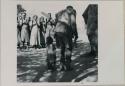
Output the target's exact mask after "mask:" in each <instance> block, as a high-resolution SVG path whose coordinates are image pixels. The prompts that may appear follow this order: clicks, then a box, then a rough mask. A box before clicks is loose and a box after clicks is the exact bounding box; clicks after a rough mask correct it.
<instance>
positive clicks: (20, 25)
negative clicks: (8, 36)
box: [17, 14, 23, 48]
mask: <svg viewBox="0 0 125 86" xmlns="http://www.w3.org/2000/svg"><path fill="white" fill-rule="evenodd" d="M22 23H23V22H22V16H21V14H20V15H18V16H17V46H18V48H20V47H21V44H22V41H21V29H22Z"/></svg>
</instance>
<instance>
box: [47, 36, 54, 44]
mask: <svg viewBox="0 0 125 86" xmlns="http://www.w3.org/2000/svg"><path fill="white" fill-rule="evenodd" d="M52 43H53V39H52V37H50V36H48V37H47V38H46V44H47V45H50V44H52Z"/></svg>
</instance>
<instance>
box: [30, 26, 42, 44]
mask: <svg viewBox="0 0 125 86" xmlns="http://www.w3.org/2000/svg"><path fill="white" fill-rule="evenodd" d="M30 45H31V46H34V45H37V46H41V44H40V29H39V28H38V26H37V25H35V26H33V28H32V31H31V36H30Z"/></svg>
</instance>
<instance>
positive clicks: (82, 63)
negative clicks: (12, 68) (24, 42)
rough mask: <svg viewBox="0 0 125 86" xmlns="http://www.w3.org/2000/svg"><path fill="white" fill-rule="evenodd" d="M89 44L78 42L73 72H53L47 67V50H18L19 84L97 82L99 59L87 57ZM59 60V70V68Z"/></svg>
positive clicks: (73, 54) (73, 55) (73, 60)
mask: <svg viewBox="0 0 125 86" xmlns="http://www.w3.org/2000/svg"><path fill="white" fill-rule="evenodd" d="M87 52H90V46H89V43H82V42H81V41H79V42H78V46H77V48H75V49H74V50H73V53H72V67H73V70H72V71H59V70H58V69H57V71H55V72H51V71H48V70H47V67H46V61H45V60H46V49H45V48H44V49H29V50H19V49H18V50H17V63H18V64H17V81H18V82H86V81H89V82H96V81H97V75H98V70H97V63H98V62H97V58H96V59H93V57H91V56H89V55H86V53H87ZM58 63H59V61H58V59H57V68H59V64H58Z"/></svg>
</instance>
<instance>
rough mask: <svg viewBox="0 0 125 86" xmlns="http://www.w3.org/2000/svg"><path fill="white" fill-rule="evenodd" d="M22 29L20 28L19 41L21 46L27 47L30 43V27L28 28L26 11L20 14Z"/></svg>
mask: <svg viewBox="0 0 125 86" xmlns="http://www.w3.org/2000/svg"><path fill="white" fill-rule="evenodd" d="M22 22H23V24H22V29H21V41H22V43H23V47H26V48H28V46H29V43H30V28H29V18H28V17H27V16H26V13H23V14H22Z"/></svg>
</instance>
